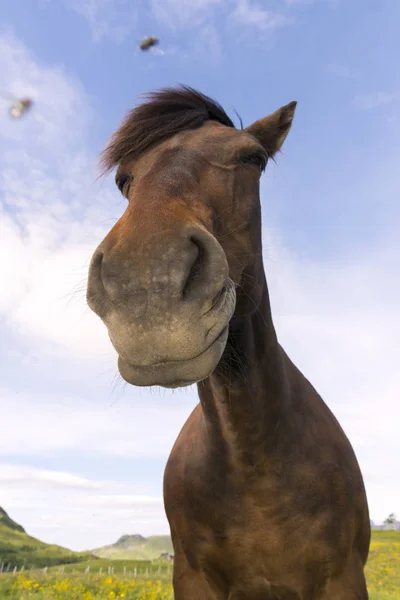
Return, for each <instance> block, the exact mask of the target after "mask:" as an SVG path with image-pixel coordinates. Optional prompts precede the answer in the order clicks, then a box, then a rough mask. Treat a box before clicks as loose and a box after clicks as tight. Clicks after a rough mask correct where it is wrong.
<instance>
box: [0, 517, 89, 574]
mask: <svg viewBox="0 0 400 600" xmlns="http://www.w3.org/2000/svg"><path fill="white" fill-rule="evenodd" d="M90 558H92V559H93V558H95V557H93V556H91V555H90V554H88V553H87V552H73V551H72V550H68V549H67V548H62V547H61V546H56V545H54V544H46V543H45V542H41V541H40V540H38V539H36V538H34V537H32V536H30V535H28V534H27V533H26V531H25V529H24V528H23V527H22V526H21V525H18V523H16V522H15V521H13V520H12V519H11V518H10V517H9V516H8V514H7V513H6V511H5V510H4V509H3V508H1V507H0V565H1V563H4V569H6V568H7V565H8V564H10V565H11V567H22V566H23V565H24V566H25V567H26V568H28V567H31V566H32V567H46V566H52V565H61V564H67V563H76V562H79V561H82V560H89V559H90Z"/></svg>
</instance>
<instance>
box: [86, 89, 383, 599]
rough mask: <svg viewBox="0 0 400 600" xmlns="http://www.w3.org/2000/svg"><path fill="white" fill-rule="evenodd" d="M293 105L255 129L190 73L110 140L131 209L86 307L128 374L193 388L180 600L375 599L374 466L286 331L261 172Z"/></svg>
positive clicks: (183, 487) (175, 487)
mask: <svg viewBox="0 0 400 600" xmlns="http://www.w3.org/2000/svg"><path fill="white" fill-rule="evenodd" d="M295 109H296V102H290V103H289V104H287V105H285V106H283V107H282V108H279V109H278V110H276V111H275V112H273V113H272V114H269V115H268V116H266V117H264V118H261V119H260V120H257V121H255V122H254V123H252V124H251V125H249V126H248V127H246V128H243V125H242V126H241V128H237V127H235V125H234V123H233V122H232V120H231V118H230V117H229V116H228V115H227V113H226V112H225V111H224V109H223V108H222V107H221V105H220V104H219V103H217V102H216V101H214V100H213V99H211V98H209V97H208V96H206V95H204V94H202V93H200V92H199V91H197V90H195V89H193V88H191V87H188V86H184V85H179V86H176V87H170V88H163V89H160V90H156V91H153V92H151V93H149V94H147V95H146V97H145V100H144V101H143V102H142V103H140V104H138V105H137V106H136V107H134V108H133V109H132V110H131V111H130V112H128V114H127V115H126V117H125V119H124V120H123V121H122V123H121V125H120V126H119V128H118V129H117V131H115V133H114V134H113V135H112V136H111V138H110V139H109V140H108V143H107V145H106V147H105V149H104V151H103V154H102V158H101V164H102V166H103V174H106V173H109V172H111V171H112V170H113V169H114V168H116V175H115V181H116V185H117V187H118V188H119V190H120V192H121V193H122V195H123V196H124V197H125V198H126V200H127V205H126V210H125V212H124V213H123V215H122V216H121V217H120V218H119V220H118V221H117V222H116V223H115V225H114V226H113V227H112V229H111V230H110V231H109V232H108V234H107V235H106V237H105V238H104V240H103V241H102V242H101V243H100V245H99V246H98V247H97V249H96V250H95V252H94V254H93V256H92V258H91V262H90V268H89V275H88V283H87V294H86V295H87V303H88V305H89V307H90V308H91V309H92V310H93V311H94V312H95V313H96V314H97V315H98V316H99V317H100V318H101V320H102V321H103V322H104V324H105V325H106V327H107V330H108V334H109V337H110V340H111V342H112V345H113V346H114V348H115V350H116V353H117V354H118V369H119V373H120V374H121V376H122V378H123V379H124V380H125V381H126V382H128V383H129V384H132V385H134V386H156V385H158V386H163V387H165V388H178V387H185V386H189V385H192V384H197V390H198V396H199V403H198V404H197V406H196V407H195V409H194V410H193V412H192V413H191V415H190V416H189V418H188V420H187V421H186V423H185V424H184V426H183V428H182V429H181V431H180V433H179V435H178V437H177V439H176V442H175V444H174V446H173V448H172V451H171V453H170V456H169V459H168V462H167V464H166V467H165V472H164V480H163V486H164V487H163V493H164V506H165V512H166V516H167V519H168V522H169V527H170V530H171V538H172V543H173V548H174V555H175V557H174V566H173V588H174V594H175V600H278V599H279V600H356V599H357V600H366V599H368V592H367V587H366V581H365V576H364V567H365V564H366V561H367V557H368V552H369V545H370V535H371V532H370V520H369V510H368V504H367V499H366V492H365V488H364V482H363V477H362V474H361V471H360V468H359V465H358V462H357V459H356V456H355V453H354V451H353V448H352V446H351V444H350V441H349V440H348V438H347V437H346V434H345V433H344V431H343V430H342V428H341V426H340V425H339V423H338V421H337V420H336V418H335V417H334V415H333V414H332V412H331V411H330V409H329V408H328V406H327V405H326V404H325V403H324V401H323V400H322V398H321V397H320V395H319V394H318V393H317V391H316V390H315V389H314V387H313V386H312V384H311V383H310V382H309V381H308V380H307V379H306V377H305V376H304V375H303V374H302V373H301V372H300V370H299V369H298V368H297V367H296V366H295V365H294V363H293V362H292V361H291V360H290V358H289V356H288V354H287V353H286V352H285V350H284V349H283V348H282V346H281V345H280V343H279V342H278V338H277V334H276V331H275V328H274V325H273V320H272V315H271V306H270V300H269V294H268V287H267V282H266V276H265V272H264V267H263V259H262V239H261V237H262V236H261V204H260V177H261V175H262V173H263V172H264V171H265V169H266V167H267V163H268V162H269V161H271V160H275V158H274V157H275V155H276V154H277V153H278V152H279V151H280V149H281V147H282V144H283V142H284V140H285V139H286V137H287V135H288V133H289V130H290V128H291V125H292V121H293V117H294V113H295Z"/></svg>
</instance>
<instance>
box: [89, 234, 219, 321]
mask: <svg viewBox="0 0 400 600" xmlns="http://www.w3.org/2000/svg"><path fill="white" fill-rule="evenodd" d="M105 242H106V240H105V241H104V242H103V244H100V246H99V247H98V248H97V250H96V251H95V253H94V255H93V257H92V261H91V264H90V268H89V277H88V286H87V302H88V305H89V307H90V308H91V309H92V310H93V311H94V312H95V313H97V314H98V315H99V316H103V315H104V313H105V312H106V311H107V308H112V307H114V308H116V307H117V306H120V307H125V306H126V305H127V304H128V303H129V305H131V306H133V304H135V303H137V302H140V301H141V300H143V301H144V300H145V301H146V303H147V302H148V301H149V299H151V302H152V304H154V303H156V304H157V303H158V301H157V298H160V300H159V302H161V301H162V304H163V305H165V304H166V301H167V300H168V299H169V300H170V301H171V302H172V303H173V304H175V305H176V304H178V303H185V304H187V303H196V304H201V305H203V306H204V305H205V304H207V303H208V304H211V301H212V300H213V299H214V297H215V295H216V294H218V292H219V291H220V290H221V288H222V287H223V285H224V283H225V282H226V279H227V277H228V264H227V260H226V257H225V254H224V252H223V250H222V248H221V246H220V245H219V243H218V242H217V240H216V239H215V238H214V236H213V235H211V234H210V233H209V232H208V231H207V230H206V229H204V228H202V227H200V226H193V225H192V226H185V227H184V228H183V229H182V230H181V232H180V234H179V235H177V236H173V237H172V236H169V237H168V238H165V237H162V236H160V237H159V238H157V239H156V240H152V242H151V243H150V242H147V243H146V242H145V240H142V242H141V244H139V245H138V246H136V248H133V247H129V242H128V241H127V242H126V244H125V246H122V247H121V244H119V245H118V247H116V246H115V245H112V244H110V243H107V244H106V243H105ZM161 298H162V299H161Z"/></svg>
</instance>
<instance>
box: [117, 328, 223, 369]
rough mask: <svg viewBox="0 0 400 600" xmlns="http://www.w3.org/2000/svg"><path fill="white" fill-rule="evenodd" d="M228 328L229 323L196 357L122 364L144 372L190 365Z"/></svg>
mask: <svg viewBox="0 0 400 600" xmlns="http://www.w3.org/2000/svg"><path fill="white" fill-rule="evenodd" d="M228 327H229V323H227V324H226V325H225V326H224V327H223V328H222V330H221V331H220V332H219V334H218V335H217V337H215V338H214V339H213V341H212V342H211V344H209V345H208V346H207V348H205V350H202V351H201V352H200V354H198V355H197V356H192V357H191V358H185V359H183V360H165V361H160V362H157V363H153V364H152V365H135V364H134V363H131V362H127V361H125V360H124V359H122V360H123V362H125V364H126V365H127V366H128V367H130V368H131V369H137V370H142V371H143V370H146V371H152V370H155V369H157V368H159V367H161V368H163V369H165V367H168V366H169V365H171V367H173V366H175V365H181V364H184V363H191V362H192V361H194V360H197V359H199V358H201V357H202V356H204V355H205V354H206V353H207V352H208V351H209V350H210V348H212V347H213V346H214V344H216V343H217V342H218V341H219V340H220V339H221V338H222V337H223V336H224V335H225V333H226V331H227V329H228Z"/></svg>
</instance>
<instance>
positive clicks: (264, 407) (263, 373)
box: [198, 265, 291, 466]
mask: <svg viewBox="0 0 400 600" xmlns="http://www.w3.org/2000/svg"><path fill="white" fill-rule="evenodd" d="M260 269H261V272H260V271H259V272H258V274H257V277H255V278H254V280H256V281H258V285H261V286H262V289H261V301H260V302H259V304H258V309H257V310H254V311H253V312H252V314H250V315H249V316H240V315H236V313H235V315H234V316H233V317H232V319H231V322H230V328H229V329H230V333H229V337H228V342H227V346H226V349H225V352H224V355H223V356H222V358H221V361H220V363H219V364H218V366H217V368H216V369H215V371H214V372H213V373H212V374H211V375H210V377H208V378H207V379H206V380H205V381H203V382H201V383H199V385H198V389H199V397H200V402H201V405H202V408H203V413H204V416H205V419H206V421H207V422H208V423H207V425H208V427H207V431H208V432H210V433H211V435H213V436H214V438H215V439H216V441H217V442H218V443H219V445H220V443H221V441H223V442H225V443H228V444H229V445H230V446H231V449H232V450H233V451H234V453H235V454H236V455H237V456H240V457H241V458H242V459H244V460H245V461H246V462H248V463H250V464H252V465H253V466H254V465H255V464H256V462H257V460H259V459H260V458H261V457H262V456H263V455H264V454H265V452H268V451H271V450H272V449H276V448H277V445H281V444H282V443H284V439H285V435H284V429H285V428H284V424H285V423H286V422H288V417H289V398H290V394H289V384H288V372H289V370H290V364H291V363H290V361H289V359H288V358H287V356H286V354H285V352H284V351H283V350H282V348H281V347H280V345H279V343H278V340H277V336H276V333H275V328H274V326H273V322H272V316H271V307H270V300H269V293H268V287H267V282H266V278H265V273H264V269H263V267H262V265H261V266H260ZM249 293H251V290H246V294H249ZM221 438H223V439H221Z"/></svg>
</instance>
